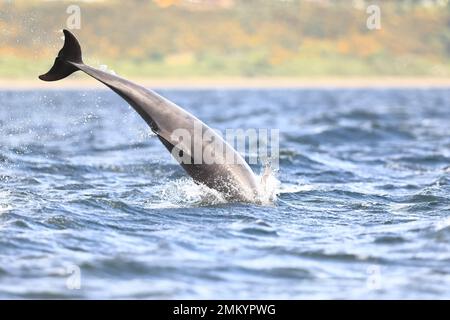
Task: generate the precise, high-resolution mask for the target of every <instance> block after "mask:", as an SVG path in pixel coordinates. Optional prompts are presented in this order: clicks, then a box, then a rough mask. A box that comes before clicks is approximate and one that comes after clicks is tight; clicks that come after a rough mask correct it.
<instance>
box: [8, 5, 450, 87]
mask: <svg viewBox="0 0 450 320" xmlns="http://www.w3.org/2000/svg"><path fill="white" fill-rule="evenodd" d="M74 3H75V4H77V5H79V6H80V8H81V29H80V30H74V33H76V34H77V36H78V37H79V38H80V39H81V41H82V45H83V52H84V55H85V57H89V58H90V59H86V60H87V61H86V62H89V63H91V64H92V65H94V66H98V65H101V64H104V65H108V66H109V67H111V68H112V69H114V70H115V71H116V72H117V73H120V74H123V75H128V76H138V77H149V78H163V77H164V78H174V77H177V78H180V77H181V78H183V77H185V78H189V77H216V78H217V77H234V76H238V77H261V76H263V77H270V76H277V77H328V76H346V77H351V76H432V77H449V76H450V5H449V4H448V1H446V0H436V1H430V0H427V1H420V0H418V1H413V0H409V1H407V0H404V1H400V0H398V1H370V3H369V2H367V3H366V2H364V0H359V1H350V0H345V1H331V0H329V1H327V0H322V1H315V2H314V1H306V0H305V1H300V0H291V1H280V0H245V1H238V0H215V1H214V0H209V1H206V0H204V1H203V2H202V1H200V3H195V2H194V3H193V2H187V1H181V0H180V1H177V0H154V1H152V0H134V1H102V2H95V1H94V2H74V1H68V2H66V1H19V0H17V1H3V2H0V31H1V34H0V77H1V78H32V77H35V76H36V75H37V74H40V73H42V72H44V71H46V69H47V68H48V67H49V65H50V64H51V62H52V59H53V57H54V56H55V55H56V53H57V51H58V50H59V48H60V46H61V45H62V40H60V39H59V38H60V36H61V35H62V34H59V33H58V30H60V29H62V28H65V27H66V21H67V18H68V17H69V14H68V13H67V12H66V10H67V7H68V6H69V5H71V4H74ZM374 3H375V4H378V5H379V6H380V8H381V29H380V30H369V29H368V28H367V27H366V20H367V18H368V14H367V13H366V8H367V6H368V5H369V4H374Z"/></svg>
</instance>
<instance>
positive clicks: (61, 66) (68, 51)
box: [39, 29, 83, 81]
mask: <svg viewBox="0 0 450 320" xmlns="http://www.w3.org/2000/svg"><path fill="white" fill-rule="evenodd" d="M63 32H64V46H63V47H62V49H61V50H60V51H59V53H58V56H57V57H56V59H55V63H54V64H53V66H52V67H51V69H50V70H49V71H48V72H47V73H46V74H43V75H40V76H39V79H41V80H44V81H57V80H61V79H64V78H65V77H67V76H69V75H71V74H72V73H74V72H75V71H78V70H80V69H79V68H78V67H77V66H76V64H83V60H82V58H81V47H80V44H79V43H78V40H77V39H76V38H75V36H74V35H73V34H72V33H70V32H69V31H68V30H65V29H64V30H63Z"/></svg>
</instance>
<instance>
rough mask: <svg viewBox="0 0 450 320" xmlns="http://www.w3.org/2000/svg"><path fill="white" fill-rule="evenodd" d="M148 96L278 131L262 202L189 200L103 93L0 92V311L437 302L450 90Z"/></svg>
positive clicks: (447, 242)
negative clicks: (63, 303)
mask: <svg viewBox="0 0 450 320" xmlns="http://www.w3.org/2000/svg"><path fill="white" fill-rule="evenodd" d="M55 86H57V85H55ZM158 92H159V93H161V94H163V95H164V96H166V97H168V98H169V99H171V100H173V101H174V102H176V103H177V104H179V105H180V106H182V107H184V108H186V109H187V110H189V111H190V112H192V113H193V114H194V115H196V116H197V117H198V118H200V119H202V120H203V121H204V122H205V123H207V124H208V125H210V126H211V127H213V128H216V129H220V130H225V129H236V128H243V129H247V128H269V129H279V130H280V159H279V169H278V170H272V171H273V172H272V173H271V175H270V179H269V180H268V182H267V181H266V183H268V185H266V186H265V187H266V189H267V190H268V192H270V193H273V194H274V196H273V201H269V202H268V203H265V204H262V205H258V204H242V203H227V202H225V201H223V199H221V198H220V197H218V196H217V195H216V194H215V193H214V192H211V191H210V190H207V188H206V187H202V186H198V185H196V184H195V183H193V182H192V181H191V179H190V178H189V177H188V176H187V175H186V174H185V173H184V171H183V170H182V168H181V167H180V166H179V165H178V164H177V163H176V162H175V161H174V160H173V159H172V158H171V156H170V154H169V153H168V152H167V150H166V149H165V148H164V147H163V146H162V145H161V143H160V142H159V140H158V139H157V138H156V137H155V136H154V135H153V134H152V133H151V131H150V130H149V128H148V127H147V125H146V124H145V123H144V121H143V120H142V119H141V118H140V117H139V116H138V115H137V114H136V113H135V112H134V111H133V110H132V109H131V108H130V107H129V106H128V105H127V104H126V103H125V102H124V101H123V100H122V99H121V98H119V97H118V96H116V95H115V94H114V93H112V92H111V91H107V90H53V91H52V90H49V91H45V90H25V91H17V90H13V91H1V92H0V298H7V299H10V298H14V299H17V298H19V299H22V298H25V299H30V298H44V299H54V298H63V299H64V298H72V299H73V298H82V299H93V298H101V299H110V298H111V299H119V298H124V299H157V298H159V299H175V298H182V299H185V298H186V299H203V298H205V299H208V298H212V299H230V298H231V299H269V298H270V299H353V298H358V299H391V298H399V299H412V298H420V299H449V298H450V88H449V89H445V88H443V89H415V88H411V89H395V88H384V89H382V88H380V89H333V88H325V89H276V90H269V89H265V90H255V89H252V90H234V89H227V90H181V89H180V90H174V89H171V90H158ZM252 167H253V169H254V171H255V172H256V173H257V174H258V175H259V174H261V172H263V170H264V168H263V167H264V166H263V165H262V164H258V165H253V166H252ZM273 169H275V168H273Z"/></svg>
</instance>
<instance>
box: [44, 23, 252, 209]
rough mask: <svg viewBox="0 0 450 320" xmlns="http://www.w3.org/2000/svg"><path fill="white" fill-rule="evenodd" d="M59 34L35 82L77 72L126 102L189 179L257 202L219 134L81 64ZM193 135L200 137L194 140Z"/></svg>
mask: <svg viewBox="0 0 450 320" xmlns="http://www.w3.org/2000/svg"><path fill="white" fill-rule="evenodd" d="M64 35H65V41H64V46H63V48H62V49H61V51H60V52H59V54H58V56H57V57H56V59H55V63H54V65H53V66H52V68H51V69H50V70H49V71H48V72H47V73H46V74H44V75H41V76H39V78H40V79H41V80H44V81H56V80H60V79H63V78H65V77H67V76H69V75H70V74H72V73H73V72H75V71H78V70H81V71H83V72H85V73H86V74H88V75H90V76H91V77H93V78H95V79H97V80H98V81H100V82H102V83H103V84H105V85H106V86H108V87H109V88H110V89H112V90H113V91H114V92H116V93H117V94H118V95H120V96H121V97H122V98H123V99H124V100H126V101H127V102H128V103H129V104H130V105H131V106H132V107H133V108H134V109H135V110H136V111H137V113H138V114H139V115H140V116H141V117H142V118H143V119H144V120H145V121H146V122H147V124H148V125H149V126H150V128H151V129H152V131H153V132H154V133H155V134H156V135H157V137H158V138H159V139H160V140H161V142H162V143H163V145H164V146H165V147H166V148H167V149H168V150H169V151H170V152H171V153H172V155H174V154H177V155H182V159H181V158H180V157H178V158H177V160H178V161H179V163H180V165H181V166H182V167H183V168H184V169H185V171H186V172H187V173H188V174H189V175H190V176H191V177H192V178H193V179H194V181H196V182H197V183H201V184H204V185H206V186H208V187H209V188H211V189H214V190H217V191H219V192H220V193H221V194H222V195H223V196H224V197H225V198H226V199H227V200H229V201H243V202H259V196H258V183H257V178H256V177H255V175H254V173H253V171H252V170H251V168H250V167H249V165H248V164H247V163H246V162H245V160H244V159H243V158H242V156H241V155H240V154H239V153H238V152H237V151H236V150H234V149H233V148H232V147H231V146H230V145H229V144H228V143H226V142H225V141H224V140H223V139H222V137H221V136H220V135H218V134H217V133H215V132H214V130H212V129H210V128H209V127H208V126H207V125H206V124H204V123H203V122H202V121H200V120H199V119H197V118H196V117H195V116H193V115H192V114H190V113H189V112H187V111H186V110H184V109H182V108H180V107H179V106H177V105H176V104H174V103H173V102H171V101H169V100H167V99H166V98H164V97H162V96H160V95H158V94H157V93H155V92H153V91H151V90H148V89H146V88H144V87H142V86H139V85H137V84H134V83H132V82H130V81H128V80H125V79H123V78H121V77H118V76H116V75H112V74H110V73H107V72H104V71H101V70H98V69H95V68H93V67H90V66H88V65H85V64H84V63H83V60H82V55H81V47H80V45H79V43H78V41H77V39H76V38H75V36H74V35H73V34H72V33H70V32H69V31H67V30H64ZM199 128H200V130H199ZM180 129H182V130H184V132H189V133H190V134H191V136H192V139H190V141H187V140H180V139H179V137H178V138H177V136H176V135H174V132H176V131H177V130H180ZM205 132H208V134H207V136H208V139H207V140H205V139H204V136H203V134H204V133H205ZM199 135H201V137H198V136H199ZM197 150H200V152H197ZM205 151H206V152H207V154H208V155H210V156H211V155H212V156H213V157H214V159H213V160H214V161H208V163H204V162H205V161H204V159H203V158H199V157H203V154H204V153H205ZM230 155H231V157H230ZM180 160H182V161H180Z"/></svg>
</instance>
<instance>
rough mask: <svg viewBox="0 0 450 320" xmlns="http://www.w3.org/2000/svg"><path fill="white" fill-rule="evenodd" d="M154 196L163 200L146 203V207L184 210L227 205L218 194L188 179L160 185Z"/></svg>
mask: <svg viewBox="0 0 450 320" xmlns="http://www.w3.org/2000/svg"><path fill="white" fill-rule="evenodd" d="M156 195H157V197H158V199H163V200H161V201H157V202H155V201H151V203H147V207H149V208H151V209H157V208H186V207H192V206H209V205H217V204H222V203H227V201H226V200H225V198H224V197H223V196H222V195H221V194H220V193H219V192H217V191H216V190H213V189H210V188H208V187H207V186H205V185H201V184H197V183H195V182H194V180H192V179H190V178H181V179H177V180H173V181H169V182H167V183H165V184H163V185H160V186H159V187H158V188H157V189H156Z"/></svg>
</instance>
